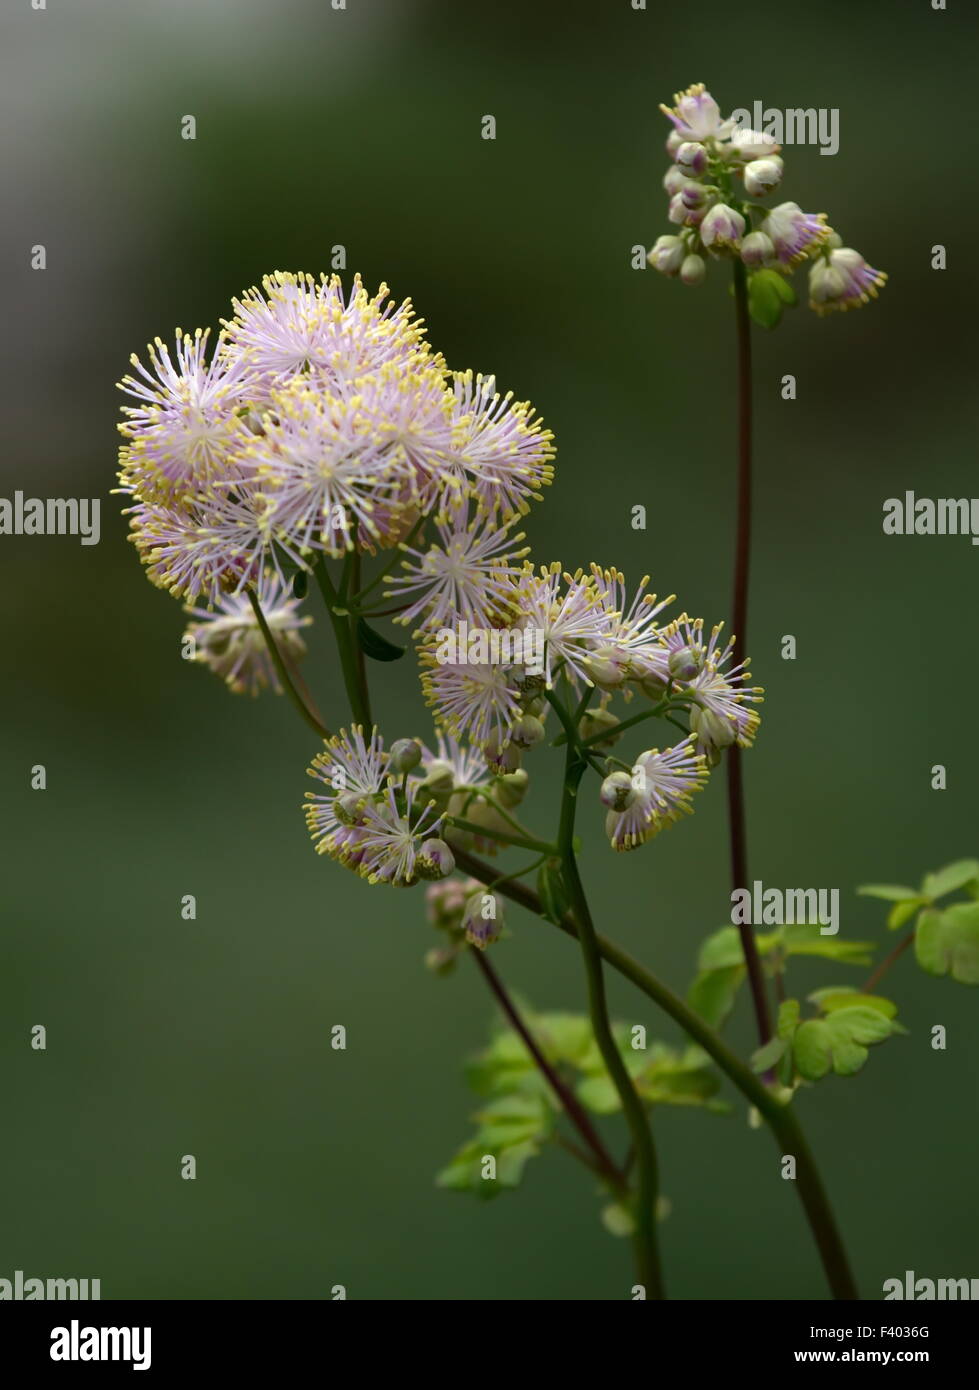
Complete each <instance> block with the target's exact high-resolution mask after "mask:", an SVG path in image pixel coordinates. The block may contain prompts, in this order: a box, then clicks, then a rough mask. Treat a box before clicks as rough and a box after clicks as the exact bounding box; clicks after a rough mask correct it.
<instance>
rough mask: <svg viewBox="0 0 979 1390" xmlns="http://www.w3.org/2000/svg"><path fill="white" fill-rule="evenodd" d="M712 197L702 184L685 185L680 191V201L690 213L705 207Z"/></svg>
mask: <svg viewBox="0 0 979 1390" xmlns="http://www.w3.org/2000/svg"><path fill="white" fill-rule="evenodd" d="M709 197H710V194H709V192H708V191H707V189H706V188H705V186H704V185H703V184H702V183H685V184H684V185H683V187H682V188H681V189H680V201H681V202H682V203H683V206H684V207H685V208H686V209H687V210H688V212H696V211H697V209H698V208H702V207H704V205H705V204H706V203H707V200H708V198H709Z"/></svg>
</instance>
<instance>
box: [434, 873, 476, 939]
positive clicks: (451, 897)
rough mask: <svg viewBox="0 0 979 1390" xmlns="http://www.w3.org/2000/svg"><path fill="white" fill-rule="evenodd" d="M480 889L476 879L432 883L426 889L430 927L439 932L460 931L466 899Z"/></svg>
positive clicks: (456, 879) (451, 879) (448, 879)
mask: <svg viewBox="0 0 979 1390" xmlns="http://www.w3.org/2000/svg"><path fill="white" fill-rule="evenodd" d="M478 887H479V883H478V882H477V880H476V879H474V878H467V879H466V880H465V881H463V880H462V879H461V878H447V879H444V880H443V881H441V882H439V883H430V884H429V885H428V887H427V888H426V889H425V909H426V915H427V917H428V922H429V925H430V926H433V927H435V929H436V930H437V931H447V932H458V931H460V930H461V926H460V924H461V922H462V914H463V910H464V909H465V906H466V899H467V898H468V896H469V894H470V893H474V892H475V891H476V889H477V888H478Z"/></svg>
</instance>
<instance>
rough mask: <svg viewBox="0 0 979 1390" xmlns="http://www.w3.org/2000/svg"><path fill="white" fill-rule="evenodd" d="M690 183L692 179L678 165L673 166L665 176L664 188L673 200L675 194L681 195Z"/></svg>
mask: <svg viewBox="0 0 979 1390" xmlns="http://www.w3.org/2000/svg"><path fill="white" fill-rule="evenodd" d="M689 182H690V179H689V178H688V177H687V175H686V174H685V173H684V172H683V170H682V169H681V168H680V166H679V165H678V164H671V165H670V167H669V169H667V171H666V173H665V174H664V175H663V188H664V189H665V191H666V192H667V193H668V194H669V195H670V197H671V198H672V197H673V195H674V193H679V192H681V191H682V189H683V188H684V187H685V186H686V185H687V184H688V183H689Z"/></svg>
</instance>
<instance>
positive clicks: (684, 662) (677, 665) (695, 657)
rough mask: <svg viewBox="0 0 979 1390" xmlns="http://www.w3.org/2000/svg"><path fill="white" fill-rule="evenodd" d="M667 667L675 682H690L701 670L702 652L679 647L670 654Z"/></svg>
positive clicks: (691, 648)
mask: <svg viewBox="0 0 979 1390" xmlns="http://www.w3.org/2000/svg"><path fill="white" fill-rule="evenodd" d="M667 665H668V666H669V669H670V675H671V676H672V677H673V679H674V680H675V681H692V680H693V678H694V676H698V675H699V674H700V672H701V670H702V668H703V652H698V651H695V650H694V648H693V647H680V648H679V649H678V650H677V651H675V652H670V657H669V661H668V662H667Z"/></svg>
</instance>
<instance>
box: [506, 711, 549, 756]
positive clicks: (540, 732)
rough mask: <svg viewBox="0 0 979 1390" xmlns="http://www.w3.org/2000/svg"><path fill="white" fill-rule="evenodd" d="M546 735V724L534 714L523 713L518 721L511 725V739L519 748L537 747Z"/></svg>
mask: <svg viewBox="0 0 979 1390" xmlns="http://www.w3.org/2000/svg"><path fill="white" fill-rule="evenodd" d="M546 737H547V733H546V730H545V729H544V725H543V724H542V723H541V722H540V720H539V719H538V718H537V717H536V715H533V714H522V715H521V716H520V718H519V719H518V720H517V722H516V723H515V724H512V725H511V726H510V740H511V742H512V743H515V744H516V745H517V747H518V748H536V747H537V745H538V743H543V741H544V739H545V738H546Z"/></svg>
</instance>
